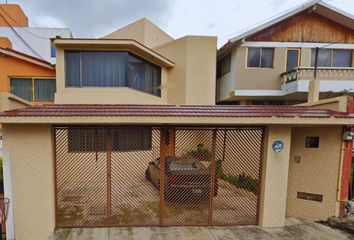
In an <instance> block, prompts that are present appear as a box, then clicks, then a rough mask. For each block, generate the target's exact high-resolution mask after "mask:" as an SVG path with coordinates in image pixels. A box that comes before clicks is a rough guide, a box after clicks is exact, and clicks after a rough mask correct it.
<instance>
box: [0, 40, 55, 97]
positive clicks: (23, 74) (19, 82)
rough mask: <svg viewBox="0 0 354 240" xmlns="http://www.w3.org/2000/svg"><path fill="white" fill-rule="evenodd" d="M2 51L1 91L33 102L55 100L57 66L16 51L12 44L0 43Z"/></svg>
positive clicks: (0, 66) (0, 60)
mask: <svg viewBox="0 0 354 240" xmlns="http://www.w3.org/2000/svg"><path fill="white" fill-rule="evenodd" d="M3 41H5V40H3ZM0 42H1V38H0ZM8 42H9V41H8ZM0 44H1V43H0ZM0 53H1V54H0V92H1V93H4V92H5V93H11V94H13V95H16V96H17V97H19V98H22V99H23V100H25V101H28V102H32V103H50V102H54V93H55V91H56V90H55V89H56V83H55V68H54V67H53V66H52V65H51V64H50V63H49V62H47V61H44V60H42V59H38V58H36V57H33V56H30V55H27V54H25V53H21V52H19V51H16V50H14V49H12V48H11V44H7V45H0Z"/></svg>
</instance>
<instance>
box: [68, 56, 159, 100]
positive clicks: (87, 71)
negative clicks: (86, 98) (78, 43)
mask: <svg viewBox="0 0 354 240" xmlns="http://www.w3.org/2000/svg"><path fill="white" fill-rule="evenodd" d="M65 74H66V87H79V88H82V87H129V88H132V89H136V90H139V91H143V92H146V93H149V94H153V95H155V96H161V91H160V85H161V67H159V66H157V65H155V64H152V63H150V62H148V61H146V60H144V59H142V58H140V57H137V56H135V55H133V54H131V53H129V52H118V51H65Z"/></svg>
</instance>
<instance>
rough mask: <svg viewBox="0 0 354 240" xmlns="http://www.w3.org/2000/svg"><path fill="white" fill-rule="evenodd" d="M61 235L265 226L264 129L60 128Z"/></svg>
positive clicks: (55, 131)
mask: <svg viewBox="0 0 354 240" xmlns="http://www.w3.org/2000/svg"><path fill="white" fill-rule="evenodd" d="M53 134H54V148H55V194H56V196H55V197H56V225H57V227H94V226H177V225H241V224H257V223H258V205H259V204H258V199H259V192H260V191H259V184H260V181H259V180H260V172H261V170H260V166H261V153H262V141H263V140H262V139H263V128H259V127H252V128H244V127H239V128H221V127H218V128H216V127H210V128H207V127H205V128H192V127H189V128H188V127H150V126H140V127H128V126H124V127H123V126H122V127H66V126H65V127H54V128H53Z"/></svg>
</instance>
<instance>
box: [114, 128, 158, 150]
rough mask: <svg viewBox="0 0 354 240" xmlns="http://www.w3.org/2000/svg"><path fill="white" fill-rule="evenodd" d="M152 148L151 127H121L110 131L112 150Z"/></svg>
mask: <svg viewBox="0 0 354 240" xmlns="http://www.w3.org/2000/svg"><path fill="white" fill-rule="evenodd" d="M151 148H152V131H151V128H121V129H115V130H113V133H112V150H113V151H118V152H127V151H148V150H151Z"/></svg>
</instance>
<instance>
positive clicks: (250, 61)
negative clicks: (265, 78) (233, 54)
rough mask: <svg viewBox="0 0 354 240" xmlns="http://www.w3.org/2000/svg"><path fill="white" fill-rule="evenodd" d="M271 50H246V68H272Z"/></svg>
mask: <svg viewBox="0 0 354 240" xmlns="http://www.w3.org/2000/svg"><path fill="white" fill-rule="evenodd" d="M273 55H274V49H273V48H248V55H247V67H259V68H272V67H273Z"/></svg>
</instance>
